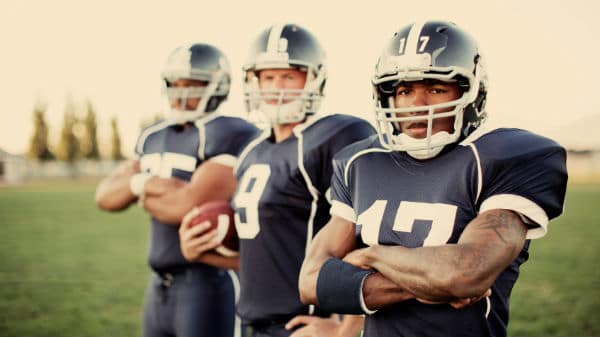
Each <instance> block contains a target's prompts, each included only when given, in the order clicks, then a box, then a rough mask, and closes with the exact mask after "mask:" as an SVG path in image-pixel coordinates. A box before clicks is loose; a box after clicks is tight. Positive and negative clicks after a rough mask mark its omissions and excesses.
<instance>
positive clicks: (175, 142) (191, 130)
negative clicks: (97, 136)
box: [135, 113, 258, 271]
mask: <svg viewBox="0 0 600 337" xmlns="http://www.w3.org/2000/svg"><path fill="white" fill-rule="evenodd" d="M257 132H258V129H257V128H256V127H255V126H254V125H252V124H250V123H248V122H247V121H245V120H243V119H241V118H236V117H228V116H223V115H220V114H217V113H214V114H210V115H208V116H206V117H203V118H200V119H198V120H196V121H195V122H194V123H190V124H188V126H187V127H183V126H182V125H174V124H172V123H170V122H168V121H161V122H158V123H156V124H154V125H151V126H149V127H147V128H145V129H144V130H142V132H141V133H140V136H139V138H138V141H137V145H136V148H135V153H136V155H137V157H138V159H139V161H140V166H141V170H142V172H150V173H151V174H153V175H157V176H159V177H162V178H170V177H173V178H177V179H180V180H183V181H190V179H191V177H192V175H193V173H194V171H195V170H196V169H197V168H198V166H200V165H201V164H202V163H203V162H204V161H207V160H211V161H216V162H218V163H221V164H224V165H228V166H232V167H233V166H235V164H236V161H237V156H238V155H239V153H240V152H241V150H242V149H243V148H244V146H245V145H246V144H247V143H248V142H249V141H250V140H251V139H252V138H253V137H255V136H256V134H257ZM149 263H150V266H151V267H152V268H153V269H154V270H156V271H164V270H168V269H172V268H177V267H180V266H184V265H187V264H190V262H188V261H186V260H185V258H184V257H183V255H182V254H181V250H180V248H179V234H178V228H177V227H176V226H172V225H168V224H164V223H161V222H160V221H158V220H156V219H154V218H152V228H151V235H150V249H149Z"/></svg>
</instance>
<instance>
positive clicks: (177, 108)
mask: <svg viewBox="0 0 600 337" xmlns="http://www.w3.org/2000/svg"><path fill="white" fill-rule="evenodd" d="M162 79H163V96H164V98H165V99H164V105H165V107H164V109H165V111H166V112H167V119H168V120H170V121H171V122H173V123H176V124H183V123H186V122H191V121H194V120H196V119H198V118H200V117H202V116H204V115H205V114H207V113H209V112H212V111H214V110H216V109H217V108H218V107H219V105H220V104H221V102H223V101H224V100H225V99H226V98H227V96H228V94H229V88H230V82H231V80H230V79H231V72H230V68H229V62H228V61H227V58H226V57H225V55H224V54H223V53H222V52H221V51H220V50H218V49H217V48H215V47H213V46H211V45H208V44H194V45H191V46H182V47H179V48H177V49H175V50H174V51H173V52H172V53H171V55H170V56H169V58H168V59H167V63H166V65H165V67H164V70H163V72H162ZM178 82H183V83H186V84H183V85H178ZM193 82H196V83H193ZM195 100H198V102H194V103H197V104H195V107H193V105H194V103H191V102H190V101H195ZM177 102H179V104H177Z"/></svg>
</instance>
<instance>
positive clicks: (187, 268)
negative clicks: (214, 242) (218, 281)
mask: <svg viewBox="0 0 600 337" xmlns="http://www.w3.org/2000/svg"><path fill="white" fill-rule="evenodd" d="M224 273H226V271H225V270H222V269H218V268H215V267H212V266H209V265H205V264H200V263H197V264H190V265H182V266H177V267H171V268H161V269H154V275H155V277H156V278H157V279H159V280H161V282H162V284H163V285H165V286H171V285H172V284H173V283H174V282H176V281H182V280H192V279H206V278H214V277H222V276H223V275H224Z"/></svg>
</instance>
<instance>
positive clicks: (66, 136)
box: [56, 97, 80, 163]
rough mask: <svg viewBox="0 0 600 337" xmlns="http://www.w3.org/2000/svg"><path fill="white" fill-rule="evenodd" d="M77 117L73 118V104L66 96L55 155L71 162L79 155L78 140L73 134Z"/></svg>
mask: <svg viewBox="0 0 600 337" xmlns="http://www.w3.org/2000/svg"><path fill="white" fill-rule="evenodd" d="M76 127H77V119H76V118H75V104H74V103H73V100H72V99H71V98H70V97H67V101H66V104H65V114H64V120H63V127H62V130H61V132H60V140H59V142H58V147H57V149H56V157H57V158H58V159H60V160H63V161H66V162H69V163H73V162H74V161H75V159H77V157H78V156H79V155H80V152H79V141H78V139H77V136H76V135H75V128H76Z"/></svg>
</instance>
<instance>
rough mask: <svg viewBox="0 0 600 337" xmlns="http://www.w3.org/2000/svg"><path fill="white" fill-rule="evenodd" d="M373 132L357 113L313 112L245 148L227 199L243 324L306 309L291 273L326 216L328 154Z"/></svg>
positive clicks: (296, 271) (295, 275) (296, 269)
mask: <svg viewBox="0 0 600 337" xmlns="http://www.w3.org/2000/svg"><path fill="white" fill-rule="evenodd" d="M374 133H375V130H374V129H373V127H372V126H371V125H370V124H369V123H368V122H366V121H365V120H362V119H359V118H356V117H351V116H347V115H328V116H324V117H321V116H313V117H311V118H310V119H309V120H308V121H307V122H306V123H303V124H300V125H298V126H296V127H295V128H294V132H293V135H292V136H291V137H290V138H288V139H286V140H284V141H282V142H280V143H275V142H274V141H273V139H272V137H271V130H267V131H265V132H264V133H263V134H262V135H261V136H260V137H258V138H257V139H255V140H253V141H252V142H251V143H250V144H249V145H248V146H247V147H246V149H245V150H244V152H243V153H242V155H241V156H240V160H239V166H238V167H237V169H236V174H237V177H238V190H237V191H236V194H235V196H234V199H233V203H234V208H235V210H236V229H237V232H238V236H239V237H240V271H239V274H240V285H241V296H240V299H239V302H238V313H239V315H240V316H241V317H242V319H243V320H244V322H246V323H248V324H251V323H253V322H254V323H256V322H258V321H280V320H282V319H284V317H289V316H291V315H296V314H308V313H310V311H311V309H309V306H307V305H303V304H302V303H301V302H300V297H299V296H300V295H299V293H298V275H299V272H300V267H301V265H302V261H303V260H304V256H305V253H306V249H307V247H308V244H309V243H310V242H311V240H312V238H313V236H314V235H315V233H316V232H317V231H318V230H319V229H321V228H322V227H323V226H324V225H325V223H326V222H327V221H328V220H329V218H330V215H329V208H330V203H329V201H328V196H329V187H330V184H331V174H332V158H333V155H334V154H335V153H336V152H337V151H339V150H340V149H341V148H343V147H345V146H346V145H348V144H351V143H353V142H355V141H358V140H360V139H364V138H366V137H369V136H371V135H373V134H374Z"/></svg>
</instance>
